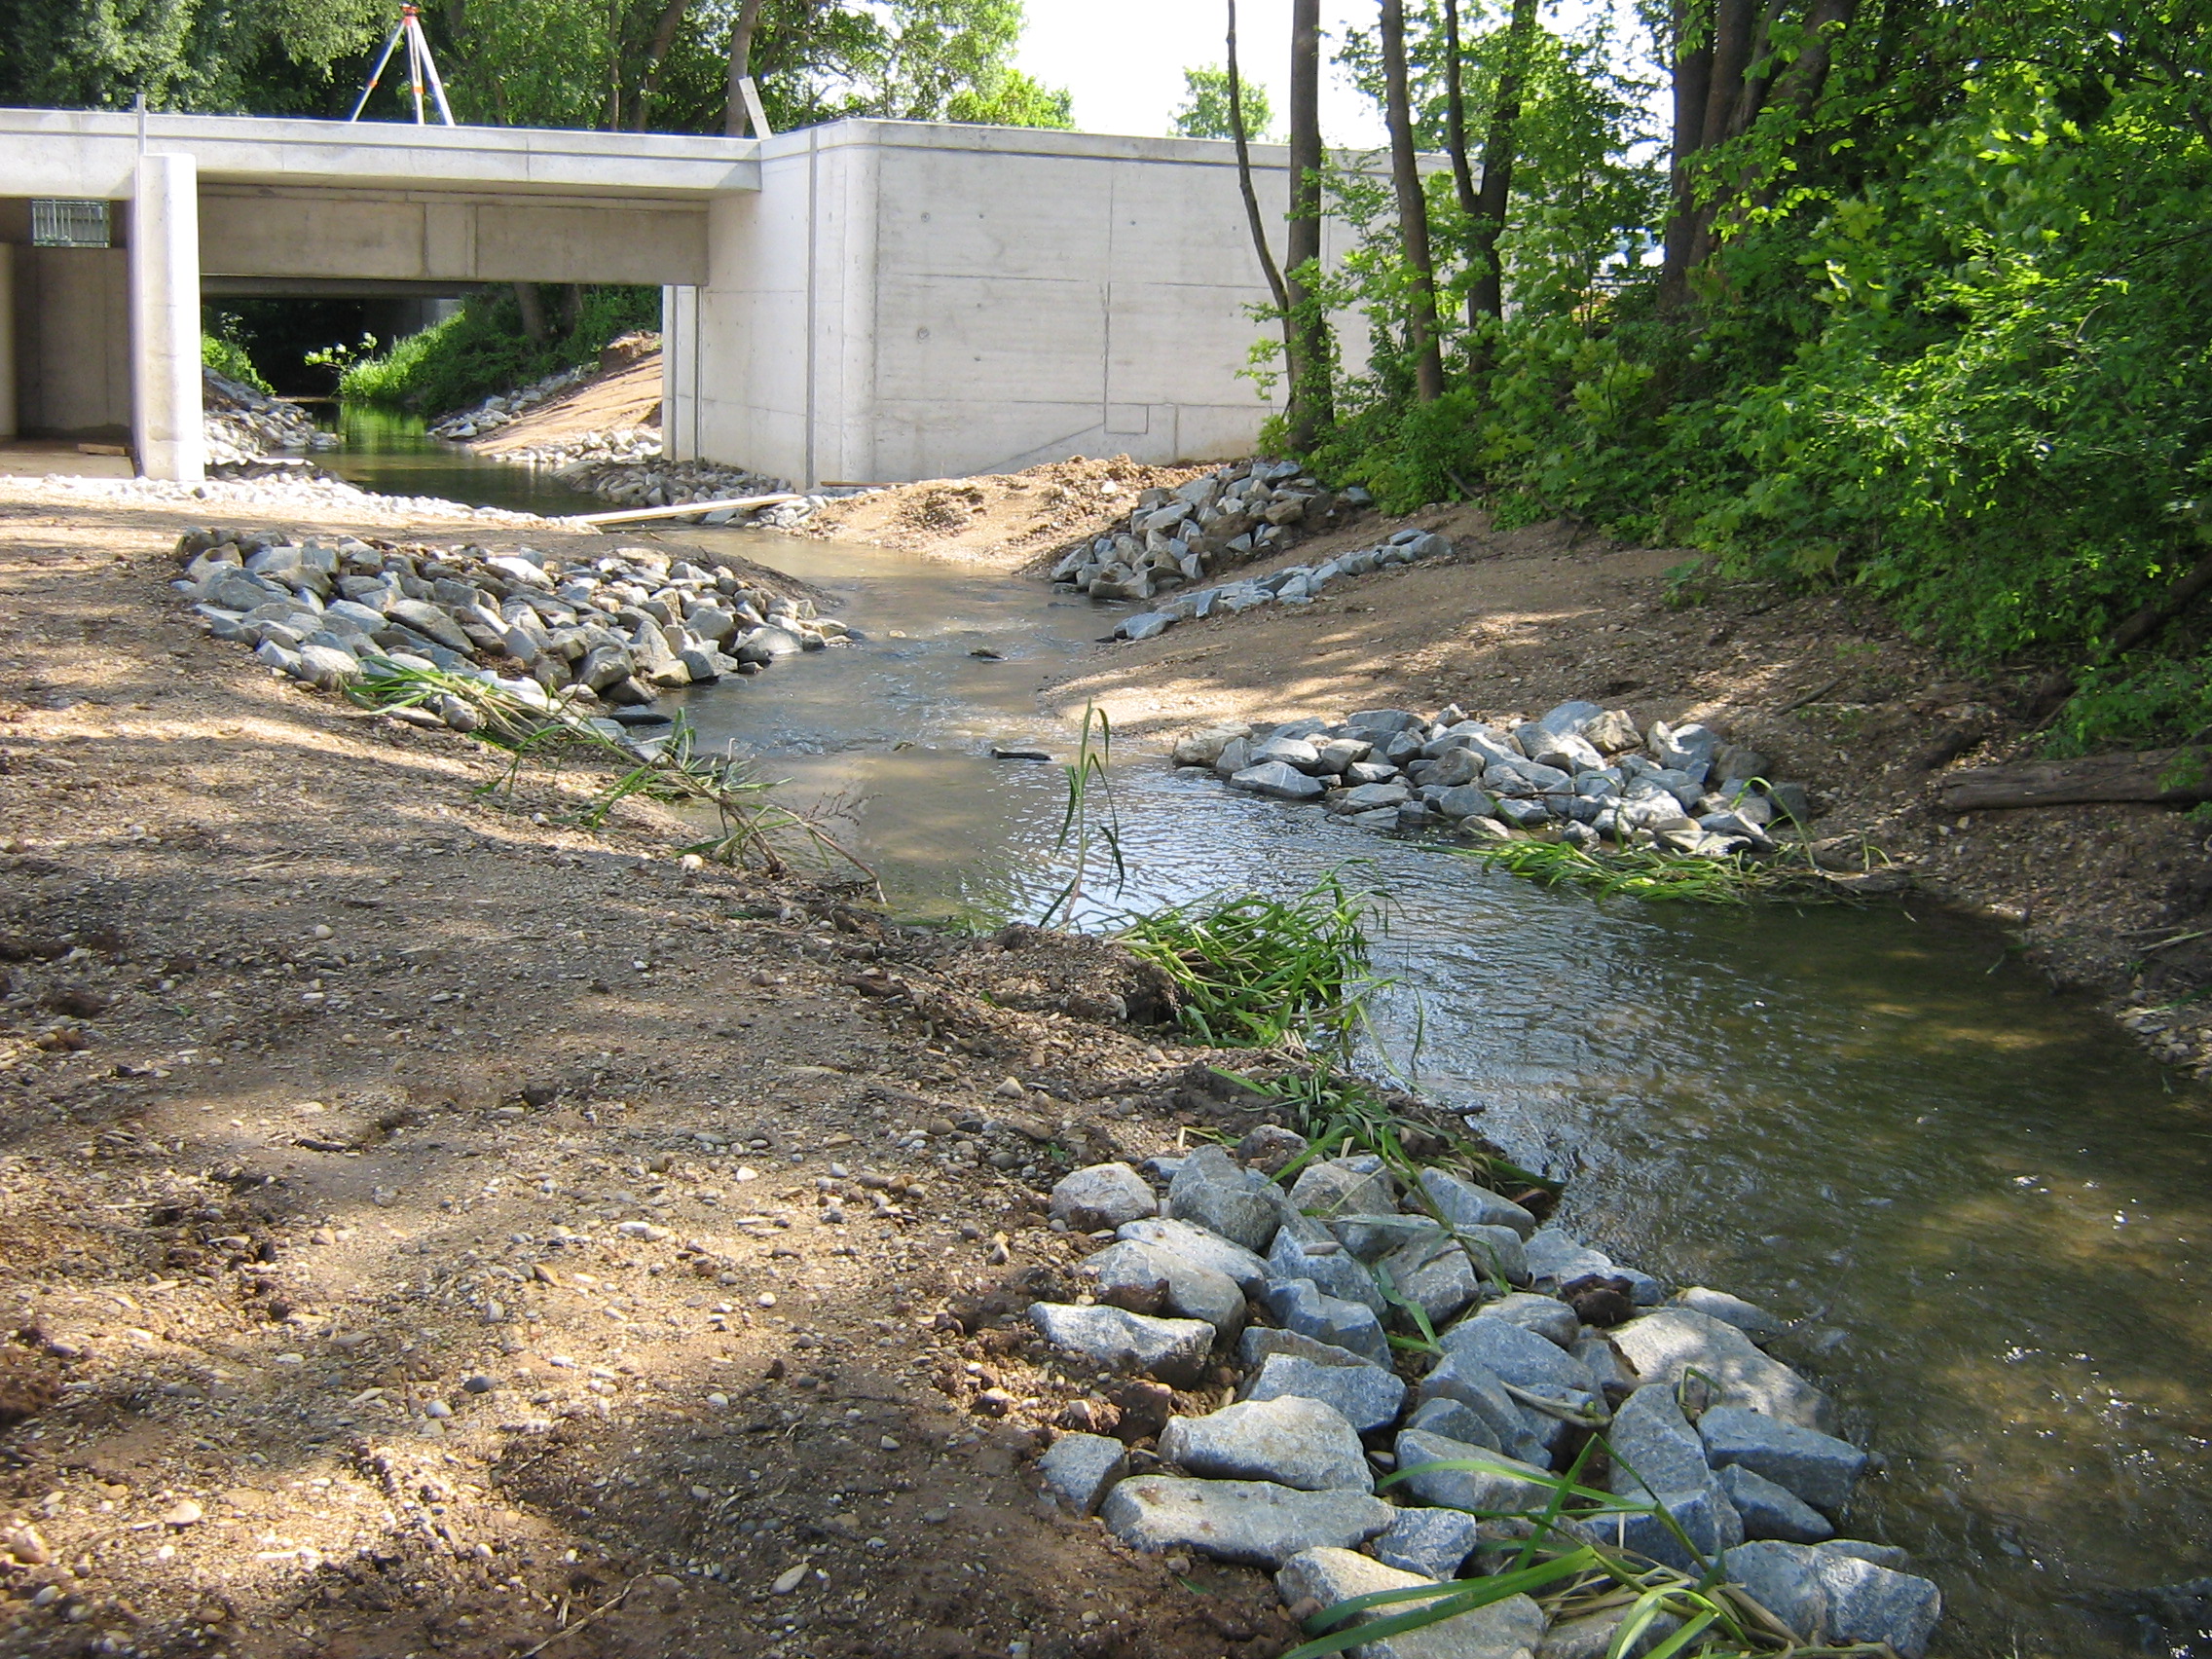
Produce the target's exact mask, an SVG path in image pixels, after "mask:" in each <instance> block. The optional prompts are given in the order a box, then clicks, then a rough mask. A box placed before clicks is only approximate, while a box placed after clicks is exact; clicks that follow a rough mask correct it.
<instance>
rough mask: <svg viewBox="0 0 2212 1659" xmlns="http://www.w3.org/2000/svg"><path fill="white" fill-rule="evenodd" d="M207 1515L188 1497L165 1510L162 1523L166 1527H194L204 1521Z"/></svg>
mask: <svg viewBox="0 0 2212 1659" xmlns="http://www.w3.org/2000/svg"><path fill="white" fill-rule="evenodd" d="M206 1513H207V1512H206V1511H205V1510H203V1509H202V1508H201V1507H200V1505H199V1504H197V1503H195V1502H193V1500H192V1499H191V1498H189V1497H187V1498H183V1499H180V1500H179V1501H177V1502H175V1503H172V1504H171V1505H169V1507H168V1508H166V1509H165V1510H163V1511H162V1515H161V1521H162V1525H163V1526H165V1527H193V1526H197V1525H198V1524H199V1523H200V1522H201V1521H203V1520H204V1519H205V1518H206Z"/></svg>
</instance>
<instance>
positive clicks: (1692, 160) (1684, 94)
mask: <svg viewBox="0 0 2212 1659" xmlns="http://www.w3.org/2000/svg"><path fill="white" fill-rule="evenodd" d="M1671 17H1672V18H1673V22H1674V54H1675V61H1674V72H1673V79H1674V92H1675V133H1674V143H1673V146H1672V153H1671V166H1670V167H1669V171H1668V185H1669V189H1670V192H1671V194H1672V198H1673V200H1672V203H1671V204H1670V206H1669V209H1668V213H1667V253H1666V260H1665V262H1664V263H1663V264H1662V265H1661V266H1660V269H1659V306H1660V309H1661V310H1662V311H1669V312H1676V311H1680V310H1682V309H1684V308H1685V307H1686V306H1687V305H1688V304H1689V296H1690V244H1691V242H1693V241H1694V240H1696V237H1697V193H1696V191H1695V189H1694V187H1693V173H1692V168H1693V167H1694V166H1695V164H1696V160H1697V153H1698V150H1699V148H1700V147H1701V146H1702V145H1703V143H1704V141H1705V109H1706V105H1707V104H1708V103H1710V102H1711V101H1712V93H1713V40H1712V36H1711V34H1710V33H1708V34H1707V35H1706V36H1705V37H1704V38H1703V39H1695V38H1694V36H1693V31H1695V30H1696V29H1697V28H1698V27H1699V26H1700V25H1699V22H1698V20H1697V18H1695V17H1694V14H1693V9H1692V3H1691V0H1674V4H1673V7H1672V10H1671Z"/></svg>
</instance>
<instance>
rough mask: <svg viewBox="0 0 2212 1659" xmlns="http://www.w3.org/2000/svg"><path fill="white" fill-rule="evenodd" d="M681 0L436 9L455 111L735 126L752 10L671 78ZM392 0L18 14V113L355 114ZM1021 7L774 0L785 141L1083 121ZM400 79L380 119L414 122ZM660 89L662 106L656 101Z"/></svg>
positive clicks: (0, 71)
mask: <svg viewBox="0 0 2212 1659" xmlns="http://www.w3.org/2000/svg"><path fill="white" fill-rule="evenodd" d="M665 10H666V6H665V3H664V0H612V3H611V4H608V3H603V0H498V4H496V5H494V4H489V3H481V0H480V3H477V4H462V3H456V4H451V5H444V6H435V7H425V8H424V18H423V21H424V28H425V29H426V30H427V32H428V34H429V37H430V42H431V48H432V52H433V54H434V55H435V56H436V58H437V61H438V65H439V69H440V72H441V74H442V76H443V78H444V81H445V84H446V91H447V94H448V96H449V97H450V98H451V100H452V103H453V107H454V114H455V116H456V117H457V118H458V119H459V120H461V121H462V122H468V123H482V124H490V125H497V126H506V127H584V128H607V127H610V126H615V125H619V126H621V127H624V128H633V127H638V126H640V125H641V122H640V119H639V117H640V113H641V105H643V106H644V108H643V114H644V118H645V119H644V122H643V123H642V125H644V126H647V127H650V128H653V129H661V130H672V131H691V132H719V131H721V130H722V127H723V116H724V101H725V97H726V91H725V77H726V74H727V55H728V50H729V37H730V31H731V27H732V25H733V23H734V21H735V19H736V16H737V10H738V0H694V3H693V4H691V5H690V6H688V7H687V8H686V9H685V11H684V13H683V15H682V19H681V22H680V24H679V26H678V28H677V31H676V35H675V38H674V40H673V41H672V42H671V43H670V45H669V51H668V53H667V55H666V56H665V57H664V58H663V59H662V60H661V61H660V62H659V63H658V64H657V65H656V64H652V63H651V62H649V56H650V51H651V47H652V45H653V42H654V36H655V30H656V28H657V26H658V24H659V22H660V19H661V18H662V16H663V14H664V12H665ZM397 15H398V8H397V7H396V5H393V4H391V0H319V3H313V4H311V3H310V0H0V101H4V102H10V103H28V104H59V105H90V106H93V107H99V108H110V109H118V108H128V107H129V104H130V102H131V100H132V98H133V97H134V96H136V95H137V94H138V93H140V92H143V93H144V94H145V95H146V98H147V101H148V103H149V105H150V106H151V107H152V108H154V109H157V110H191V111H203V112H209V113H237V114H261V115H343V114H345V113H346V112H347V111H348V110H349V109H350V107H351V105H352V101H353V98H354V96H355V95H356V94H357V93H358V92H359V91H360V89H361V86H362V84H363V83H364V82H365V81H366V80H367V78H368V71H369V67H370V64H371V63H372V62H373V61H374V56H375V54H376V53H377V51H378V50H379V49H380V48H381V47H382V45H383V43H384V39H385V36H386V34H387V31H388V30H389V29H390V27H391V25H392V23H393V22H394V21H396V20H397ZM1021 26H1022V9H1021V4H1020V0H874V3H871V4H866V5H863V4H857V3H854V0H843V3H838V4H829V5H825V4H824V3H823V0H766V3H765V4H764V5H763V6H762V7H761V10H760V18H759V23H758V28H757V31H756V35H755V38H754V48H753V60H752V61H753V69H754V74H755V78H756V80H757V81H758V82H759V86H760V94H761V101H762V103H763V104H764V105H765V106H766V109H767V113H768V116H769V119H770V120H771V122H772V123H773V124H774V125H775V126H776V127H777V128H778V129H786V128H792V127H799V126H805V125H808V124H811V123H814V122H820V121H832V120H835V119H837V118H838V117H840V116H848V115H874V116H886V117H891V118H894V119H900V120H918V121H944V120H951V121H973V122H986V123H992V124H997V125H1004V126H1020V127H1065V126H1067V125H1069V120H1070V116H1069V100H1068V96H1067V94H1066V93H1065V92H1055V91H1052V90H1051V89H1048V88H1045V87H1042V86H1039V85H1038V84H1037V83H1036V82H1035V81H1034V80H1033V79H1032V78H1030V77H1029V76H1027V75H1024V74H1022V73H1021V72H1020V71H1019V70H1017V69H1015V68H1014V66H1013V61H1012V60H1013V55H1014V48H1015V46H1016V45H1017V44H1018V42H1019V40H1020V36H1021ZM399 80H400V78H399V77H398V76H397V75H395V74H394V73H392V72H390V71H387V74H386V76H385V80H384V83H383V85H382V86H381V87H380V88H379V89H378V91H377V93H376V97H375V100H374V102H373V103H372V104H371V105H370V107H369V108H368V110H367V111H365V112H364V113H365V118H367V119H374V120H383V121H404V120H409V119H411V118H412V112H411V108H410V105H409V101H408V99H407V96H406V93H405V92H404V91H403V90H402V89H401V87H400V85H399ZM648 82H649V84H650V92H649V95H648V92H647V87H648Z"/></svg>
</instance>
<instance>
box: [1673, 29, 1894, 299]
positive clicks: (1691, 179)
mask: <svg viewBox="0 0 2212 1659" xmlns="http://www.w3.org/2000/svg"><path fill="white" fill-rule="evenodd" d="M1857 12H1858V0H1809V3H1808V4H1806V5H1805V6H1804V7H1803V9H1802V10H1801V11H1796V10H1795V9H1793V8H1792V7H1790V5H1789V4H1788V0H1772V3H1770V4H1764V5H1762V4H1760V0H1672V5H1671V10H1670V11H1669V14H1668V18H1669V26H1670V31H1671V35H1672V57H1673V81H1674V143H1673V146H1672V153H1671V157H1670V161H1671V169H1670V176H1669V182H1670V185H1671V190H1672V205H1671V207H1670V210H1669V212H1668V216H1667V231H1666V255H1665V260H1664V263H1663V264H1662V266H1661V268H1660V277H1659V301H1660V305H1661V306H1662V307H1663V308H1664V309H1666V310H1668V311H1675V312H1678V311H1681V310H1682V309H1683V308H1684V307H1686V306H1687V305H1688V303H1689V297H1690V275H1691V273H1692V272H1694V271H1695V270H1697V268H1698V267H1699V266H1701V265H1703V264H1704V263H1705V261H1706V259H1707V258H1708V257H1709V256H1710V255H1711V254H1712V252H1713V249H1714V241H1715V233H1716V229H1717V226H1718V224H1719V222H1720V218H1721V216H1722V214H1723V213H1725V212H1726V211H1727V210H1728V208H1729V206H1730V204H1731V203H1734V202H1737V201H1739V200H1740V199H1741V198H1742V195H1743V193H1744V191H1745V189H1746V188H1747V187H1749V188H1751V189H1756V188H1757V183H1758V181H1757V180H1756V179H1755V178H1754V177H1753V176H1752V175H1751V172H1750V171H1749V169H1747V170H1746V173H1745V175H1744V176H1743V177H1741V178H1739V179H1737V180H1734V181H1729V180H1724V179H1721V178H1718V177H1708V176H1707V174H1708V164H1709V163H1710V161H1711V160H1712V156H1713V152H1714V151H1715V150H1718V149H1720V148H1721V147H1722V146H1723V145H1727V144H1732V143H1734V142H1736V141H1737V140H1739V139H1741V138H1743V137H1744V136H1745V134H1747V133H1748V132H1750V131H1751V128H1752V126H1753V124H1754V123H1756V122H1757V121H1758V120H1759V118H1760V116H1761V115H1762V114H1764V113H1765V112H1766V111H1767V110H1768V109H1770V108H1774V109H1778V110H1780V111H1782V112H1783V113H1784V114H1785V115H1787V116H1788V117H1789V118H1792V119H1794V120H1796V121H1797V122H1799V123H1802V122H1803V121H1804V120H1805V119H1806V118H1807V117H1808V116H1809V115H1810V114H1811V112H1812V110H1813V107H1814V105H1815V104H1817V103H1818V102H1819V100H1820V96H1821V93H1822V92H1823V91H1824V90H1825V87H1826V84H1827V75H1828V68H1829V65H1830V63H1831V62H1832V61H1833V56H1834V51H1835V46H1836V41H1837V38H1838V37H1839V36H1840V35H1841V34H1842V33H1843V32H1844V31H1845V30H1847V29H1848V28H1849V27H1850V26H1851V22H1852V18H1854V17H1855V16H1856V14H1857ZM1784 31H1787V34H1788V40H1787V42H1785V41H1783V40H1781V38H1780V35H1781V34H1782V33H1783V32H1784Z"/></svg>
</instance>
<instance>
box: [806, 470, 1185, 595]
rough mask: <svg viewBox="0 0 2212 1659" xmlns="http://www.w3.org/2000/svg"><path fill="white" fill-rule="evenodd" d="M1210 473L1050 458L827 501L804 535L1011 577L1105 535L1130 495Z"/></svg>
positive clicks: (1131, 499) (1129, 501)
mask: <svg viewBox="0 0 2212 1659" xmlns="http://www.w3.org/2000/svg"><path fill="white" fill-rule="evenodd" d="M1210 470H1212V468H1211V467H1209V466H1147V465H1145V464H1143V463H1142V462H1140V461H1131V460H1130V459H1129V458H1128V457H1127V456H1125V455H1121V456H1115V457H1113V458H1112V459H1111V460H1108V461H1086V460H1083V459H1081V458H1078V459H1076V460H1073V461H1051V462H1050V463H1049V464H1047V465H1044V466H1032V467H1030V468H1028V469H1027V470H1025V471H1021V472H1007V473H992V474H989V475H987V476H984V477H979V478H935V479H929V480H925V481H924V482H922V483H919V484H895V485H892V486H891V487H890V488H888V489H884V490H877V491H873V492H871V493H870V494H868V495H866V496H854V497H852V498H848V499H845V500H841V501H832V502H831V503H830V505H829V506H827V507H825V508H824V509H823V510H822V511H820V512H818V513H816V514H815V515H814V517H813V519H812V520H811V521H810V522H809V523H808V525H807V527H806V532H807V534H808V535H819V536H824V537H827V538H829V539H831V540H835V541H866V542H869V543H871V544H873V545H874V546H877V547H889V548H893V549H895V550H897V551H899V552H902V553H924V554H928V555H929V556H931V557H932V558H938V559H953V560H957V561H959V562H961V563H963V564H971V565H989V566H994V567H996V568H998V569H1000V570H1009V571H1011V570H1015V569H1020V568H1025V567H1027V566H1030V565H1033V564H1037V563H1040V562H1047V561H1049V560H1050V559H1051V556H1052V555H1054V554H1056V553H1057V552H1058V551H1059V550H1060V549H1061V548H1062V547H1064V546H1066V545H1067V544H1068V543H1069V542H1071V541H1075V540H1077V539H1078V538H1080V537H1084V536H1090V535H1102V534H1104V533H1105V532H1106V531H1107V530H1108V529H1109V528H1111V527H1112V526H1113V524H1114V523H1115V522H1116V521H1117V520H1118V519H1120V518H1121V517H1123V516H1124V515H1125V514H1126V513H1127V512H1128V510H1129V507H1130V505H1131V504H1132V503H1133V502H1134V501H1135V499H1136V497H1137V493H1138V492H1139V491H1141V490H1149V489H1151V488H1152V487H1153V486H1154V485H1163V486H1166V487H1168V488H1170V489H1171V488H1173V487H1174V486H1175V485H1177V484H1181V483H1183V482H1185V481H1186V480H1188V479H1192V478H1196V477H1198V475H1199V474H1200V473H1202V472H1207V471H1210Z"/></svg>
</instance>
